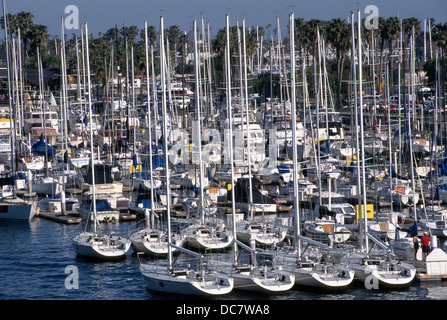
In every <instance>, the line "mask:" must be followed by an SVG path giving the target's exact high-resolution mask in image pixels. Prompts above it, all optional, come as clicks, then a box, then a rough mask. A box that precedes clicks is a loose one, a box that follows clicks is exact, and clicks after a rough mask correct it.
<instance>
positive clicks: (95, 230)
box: [72, 23, 131, 260]
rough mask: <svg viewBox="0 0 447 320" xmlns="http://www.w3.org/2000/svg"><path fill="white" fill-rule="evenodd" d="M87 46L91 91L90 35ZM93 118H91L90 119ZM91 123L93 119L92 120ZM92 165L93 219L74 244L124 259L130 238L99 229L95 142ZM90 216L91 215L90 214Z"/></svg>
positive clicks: (89, 253) (80, 250) (84, 252)
mask: <svg viewBox="0 0 447 320" xmlns="http://www.w3.org/2000/svg"><path fill="white" fill-rule="evenodd" d="M85 33H86V35H88V27H87V23H86V24H85ZM86 48H87V74H88V87H89V91H90V66H89V53H88V37H86ZM88 96H89V98H88V99H89V108H90V116H91V114H92V102H91V94H90V93H89V95H88ZM90 120H91V119H90ZM90 123H91V121H90ZM90 141H93V130H90ZM91 155H92V158H91V163H90V165H91V167H92V196H93V200H92V213H93V214H92V219H89V220H87V221H86V224H85V230H84V232H82V233H80V234H78V235H76V236H75V237H74V238H73V239H72V245H73V247H74V249H75V251H76V253H77V254H78V255H81V256H86V257H92V258H99V259H106V260H110V259H122V258H125V257H126V254H127V252H128V251H129V250H130V247H131V242H130V240H128V239H126V238H123V237H120V236H116V235H113V234H110V235H109V234H103V233H101V232H100V230H99V225H98V220H97V217H96V191H95V174H94V167H95V166H94V159H93V143H92V144H91ZM89 217H90V215H89ZM89 226H90V227H92V228H91V229H92V230H91V231H90V230H89V231H87V228H88V227H89Z"/></svg>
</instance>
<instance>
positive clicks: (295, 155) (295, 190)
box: [289, 12, 321, 260]
mask: <svg viewBox="0 0 447 320" xmlns="http://www.w3.org/2000/svg"><path fill="white" fill-rule="evenodd" d="M294 16H295V15H294V13H293V12H292V13H290V17H289V18H290V22H289V25H290V27H289V31H290V102H291V121H292V148H293V149H292V159H293V200H294V201H293V210H294V215H293V216H294V223H295V224H294V227H295V232H294V235H295V246H296V251H297V259H298V260H299V259H300V258H301V257H300V255H301V242H300V241H299V240H298V236H299V234H300V228H299V212H300V211H299V198H298V168H297V167H298V151H297V145H296V96H295V94H296V87H295V68H296V66H295V63H296V60H295V18H294ZM320 192H321V190H320Z"/></svg>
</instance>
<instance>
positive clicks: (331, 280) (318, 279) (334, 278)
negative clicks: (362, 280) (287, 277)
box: [291, 267, 354, 290]
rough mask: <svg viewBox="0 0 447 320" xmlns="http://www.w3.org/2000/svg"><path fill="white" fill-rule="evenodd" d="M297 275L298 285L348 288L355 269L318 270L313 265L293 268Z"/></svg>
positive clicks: (329, 288) (296, 282)
mask: <svg viewBox="0 0 447 320" xmlns="http://www.w3.org/2000/svg"><path fill="white" fill-rule="evenodd" d="M291 272H292V274H293V275H294V276H295V284H296V285H297V286H305V287H313V288H319V289H325V290H343V289H346V288H347V287H348V286H350V285H351V283H352V282H353V280H354V271H352V270H350V269H348V268H340V269H337V270H335V272H334V271H328V270H316V269H315V268H312V267H309V268H307V267H303V268H298V267H294V268H293V269H292V270H291Z"/></svg>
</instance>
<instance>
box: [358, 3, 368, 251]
mask: <svg viewBox="0 0 447 320" xmlns="http://www.w3.org/2000/svg"><path fill="white" fill-rule="evenodd" d="M357 15H358V18H357V29H358V39H359V41H358V59H359V108H360V135H361V141H362V143H361V145H362V147H361V153H362V158H361V159H362V184H363V185H362V187H363V192H362V194H363V210H362V208H361V207H360V208H359V212H361V210H362V213H363V218H364V220H363V222H364V232H365V242H366V252H368V237H367V236H366V232H367V231H368V219H367V216H366V212H367V210H366V181H365V148H364V147H363V146H364V145H365V144H364V139H363V138H364V136H363V135H364V132H363V93H362V91H363V86H362V81H363V79H362V77H363V75H362V34H361V24H362V20H361V18H360V10H358V11H357Z"/></svg>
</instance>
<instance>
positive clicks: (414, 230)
mask: <svg viewBox="0 0 447 320" xmlns="http://www.w3.org/2000/svg"><path fill="white" fill-rule="evenodd" d="M398 230H400V231H404V232H406V233H408V235H409V236H410V237H413V236H415V235H417V234H418V224H417V222H416V221H415V222H414V224H413V226H412V227H411V228H401V227H396V234H397V235H398V234H399V232H397V231H398Z"/></svg>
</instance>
